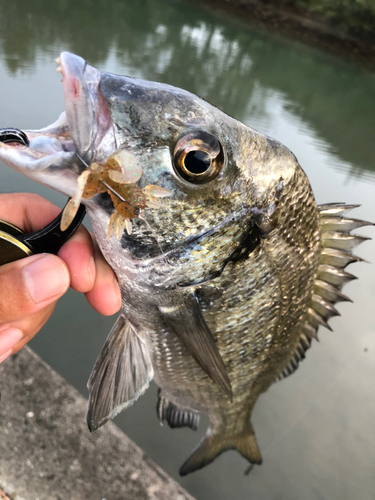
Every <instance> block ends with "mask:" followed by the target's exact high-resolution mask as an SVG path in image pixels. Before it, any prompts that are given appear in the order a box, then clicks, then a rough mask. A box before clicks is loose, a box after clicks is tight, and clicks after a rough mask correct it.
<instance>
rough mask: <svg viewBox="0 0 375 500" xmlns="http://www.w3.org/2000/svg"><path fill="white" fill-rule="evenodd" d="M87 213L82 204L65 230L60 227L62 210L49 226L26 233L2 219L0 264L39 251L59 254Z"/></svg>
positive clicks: (0, 226)
mask: <svg viewBox="0 0 375 500" xmlns="http://www.w3.org/2000/svg"><path fill="white" fill-rule="evenodd" d="M85 214H86V209H85V207H84V206H83V205H80V207H79V209H78V212H77V214H76V216H75V217H74V219H73V221H72V223H71V224H70V226H69V227H68V228H67V229H66V230H65V231H62V230H61V229H60V221H61V216H62V212H61V213H60V214H59V215H58V216H57V217H56V218H55V219H54V220H53V221H52V222H50V223H49V224H47V226H45V227H43V228H42V229H39V230H38V231H35V232H33V233H24V231H22V230H21V229H20V228H18V227H17V226H15V225H14V224H11V223H10V222H6V221H4V220H0V265H1V266H2V265H3V264H8V263H9V262H14V261H16V260H19V259H23V258H24V257H28V256H30V255H34V254H37V253H53V254H57V252H58V251H59V250H60V248H61V247H62V246H63V245H64V243H65V242H66V241H67V240H68V239H69V238H70V237H71V236H72V235H73V233H74V232H75V231H76V230H77V228H78V226H79V225H80V224H81V222H82V220H83V218H84V216H85Z"/></svg>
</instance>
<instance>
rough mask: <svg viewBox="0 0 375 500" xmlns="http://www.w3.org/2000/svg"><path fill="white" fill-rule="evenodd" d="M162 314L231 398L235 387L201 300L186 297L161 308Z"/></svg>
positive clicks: (210, 375)
mask: <svg viewBox="0 0 375 500" xmlns="http://www.w3.org/2000/svg"><path fill="white" fill-rule="evenodd" d="M159 310H160V313H161V315H162V317H163V319H164V321H165V322H166V323H167V325H168V326H169V327H170V328H171V330H172V331H173V332H174V333H175V334H176V335H177V337H178V338H179V339H180V340H181V342H182V343H183V344H184V345H185V347H186V349H187V350H188V351H189V352H190V354H191V355H192V356H193V358H194V359H195V360H196V362H197V363H198V364H199V366H200V367H201V368H202V369H203V370H204V371H205V372H206V373H207V375H208V376H209V377H211V379H212V380H213V381H214V382H216V383H217V384H218V386H219V387H220V388H221V389H222V390H223V391H224V392H225V394H227V395H228V397H229V398H230V399H232V387H231V384H230V380H229V378H228V375H227V371H226V368H225V364H224V362H223V359H222V357H221V355H220V352H219V349H218V347H217V345H216V342H215V338H214V336H213V335H212V332H211V330H210V329H209V327H208V325H207V323H206V321H205V319H204V316H203V313H202V310H201V308H200V305H199V301H198V299H197V297H196V296H195V295H194V294H185V295H183V296H182V297H180V298H179V300H178V299H176V303H174V304H173V305H171V306H163V307H162V306H159Z"/></svg>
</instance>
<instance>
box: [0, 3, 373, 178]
mask: <svg viewBox="0 0 375 500" xmlns="http://www.w3.org/2000/svg"><path fill="white" fill-rule="evenodd" d="M0 8H1V11H0V12H1V13H0V20H1V26H2V30H1V32H0V44H1V53H2V56H3V60H4V61H5V64H6V66H7V68H8V70H9V71H10V72H11V73H13V74H14V75H17V74H18V73H20V72H22V71H30V70H31V71H32V69H33V67H34V65H35V63H36V60H37V59H40V58H41V57H45V55H47V56H48V57H50V54H51V52H53V51H54V50H55V51H58V50H59V49H58V48H57V47H64V48H65V49H67V50H70V51H72V52H75V53H79V54H82V55H83V56H84V57H85V58H87V60H89V61H90V62H91V63H92V64H93V65H95V66H99V67H100V66H105V65H106V63H107V62H108V59H111V60H112V61H114V64H113V66H114V69H116V68H118V67H119V66H120V67H121V66H123V67H125V68H127V69H132V70H133V69H134V71H133V74H136V75H138V74H140V73H141V74H142V75H143V76H144V77H145V78H147V79H154V80H160V81H164V82H168V83H172V84H173V85H176V86H179V87H183V88H187V89H189V90H191V91H192V92H194V93H199V94H201V95H202V96H204V97H205V98H206V99H207V100H209V101H210V102H212V103H213V104H215V105H217V106H218V107H220V108H223V109H225V110H226V111H227V112H228V113H230V114H232V115H234V116H236V117H237V118H239V119H241V120H244V121H245V120H246V119H248V120H249V121H250V123H254V119H255V120H257V119H258V118H259V119H260V117H262V116H263V119H264V120H265V121H266V120H267V110H266V102H267V100H268V96H269V94H270V93H271V94H277V95H280V96H281V98H282V100H283V102H284V107H285V109H288V110H290V111H291V112H292V113H293V114H294V115H297V116H299V117H300V118H301V119H302V120H303V121H304V122H305V123H308V124H310V125H311V127H312V129H314V130H315V131H316V133H317V135H318V136H319V137H320V138H322V139H323V140H324V141H325V143H327V144H329V148H330V150H331V151H332V152H333V153H334V154H335V156H337V157H338V158H339V159H340V160H342V161H343V162H344V163H345V164H351V167H350V169H351V170H352V171H353V173H354V174H358V172H357V170H358V169H366V170H370V171H373V172H374V171H375V162H374V155H373V150H372V147H370V144H371V142H372V140H373V131H374V128H375V76H374V75H371V74H365V73H364V72H363V71H360V70H359V69H357V68H355V67H353V66H351V65H347V64H344V63H343V64H339V63H337V62H336V61H334V60H333V59H332V58H331V57H328V56H327V57H322V56H320V55H318V54H317V53H315V52H312V51H311V52H309V51H308V50H291V49H290V47H289V46H287V45H285V44H283V43H271V42H270V40H269V39H267V38H266V37H265V36H260V35H258V34H256V33H254V32H251V31H250V30H244V29H243V28H242V27H241V28H240V27H239V26H236V25H235V24H229V23H228V24H224V23H222V22H220V24H218V22H217V19H215V18H213V17H211V16H210V15H209V14H208V13H206V12H201V11H199V10H197V9H196V8H193V7H187V6H186V4H184V3H182V2H178V1H176V2H172V1H170V2H160V1H159V2H155V1H154V0H148V1H133V2H130V1H127V2H124V1H122V0H112V1H111V2H110V3H109V2H108V1H107V0H99V1H96V2H89V1H88V0H87V1H82V0H81V1H77V0H64V1H60V2H48V1H46V0H44V1H43V0H39V1H36V2H33V4H32V7H31V6H30V3H29V2H28V1H27V0H18V1H17V2H12V3H9V2H8V1H7V0H0ZM253 95H254V97H255V98H254V99H252V96H253ZM264 115H266V116H264ZM270 121H271V119H269V120H268V122H270Z"/></svg>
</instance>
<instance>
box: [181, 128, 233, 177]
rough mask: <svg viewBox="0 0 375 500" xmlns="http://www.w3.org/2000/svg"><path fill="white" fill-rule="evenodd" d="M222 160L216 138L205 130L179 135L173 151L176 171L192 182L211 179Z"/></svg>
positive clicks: (222, 155)
mask: <svg viewBox="0 0 375 500" xmlns="http://www.w3.org/2000/svg"><path fill="white" fill-rule="evenodd" d="M223 162H224V154H223V149H222V147H221V144H220V142H219V141H218V140H217V138H216V137H215V136H213V135H211V134H208V133H207V132H203V131H194V132H189V133H188V134H186V135H184V136H182V137H180V138H179V139H178V141H177V143H176V146H175V148H174V153H173V166H174V168H175V170H176V172H177V173H178V174H179V175H180V176H181V177H183V178H184V179H185V180H187V181H189V182H192V183H193V184H204V183H206V182H209V181H211V180H213V179H214V178H215V177H216V176H217V174H218V173H219V172H220V170H221V168H222V166H223Z"/></svg>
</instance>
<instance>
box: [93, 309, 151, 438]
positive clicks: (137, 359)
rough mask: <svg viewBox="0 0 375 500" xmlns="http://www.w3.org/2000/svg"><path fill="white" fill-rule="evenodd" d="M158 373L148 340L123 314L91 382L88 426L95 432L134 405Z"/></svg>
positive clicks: (99, 359) (107, 343)
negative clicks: (155, 370) (155, 371)
mask: <svg viewBox="0 0 375 500" xmlns="http://www.w3.org/2000/svg"><path fill="white" fill-rule="evenodd" d="M153 376H154V370H153V368H152V363H151V357H150V353H149V350H148V347H147V345H146V343H145V342H144V341H143V340H142V339H141V338H140V337H139V335H137V332H136V330H135V328H134V326H133V325H132V324H131V323H130V321H129V320H127V319H126V318H125V317H124V316H123V315H120V316H119V317H118V318H117V321H116V323H115V324H114V326H113V328H112V330H111V332H110V334H109V335H108V338H107V340H106V342H105V344H104V346H103V349H102V351H101V353H100V355H99V357H98V359H97V361H96V363H95V366H94V368H93V370H92V372H91V375H90V379H89V381H88V383H87V387H88V389H89V392H90V395H89V403H88V410H87V425H88V427H89V429H90V431H95V430H96V429H97V428H98V427H100V426H101V425H103V424H105V423H106V422H107V421H108V420H109V419H111V418H114V417H115V416H116V415H117V414H118V413H120V412H121V411H122V410H124V409H125V408H127V407H128V406H130V405H132V404H133V403H134V401H136V400H137V399H138V398H139V396H141V395H142V394H143V393H144V392H145V390H146V389H147V387H148V386H149V383H150V382H151V380H152V378H153Z"/></svg>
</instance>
